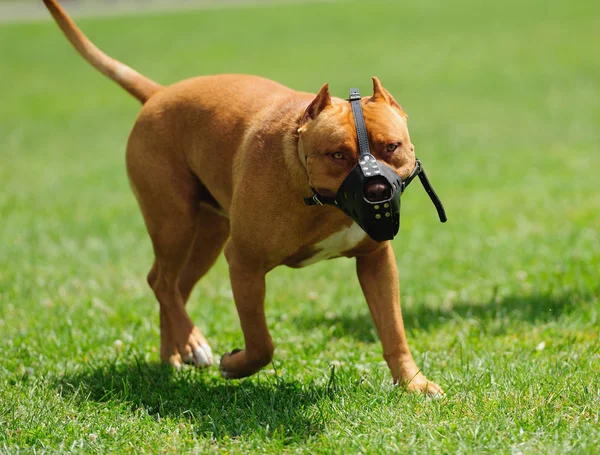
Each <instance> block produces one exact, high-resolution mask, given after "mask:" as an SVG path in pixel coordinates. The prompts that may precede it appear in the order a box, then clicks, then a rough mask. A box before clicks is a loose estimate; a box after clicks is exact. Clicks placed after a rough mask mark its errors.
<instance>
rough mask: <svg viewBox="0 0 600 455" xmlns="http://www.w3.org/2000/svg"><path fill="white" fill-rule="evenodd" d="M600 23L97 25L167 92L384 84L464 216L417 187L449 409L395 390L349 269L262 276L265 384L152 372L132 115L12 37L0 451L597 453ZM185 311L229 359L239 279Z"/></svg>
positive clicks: (408, 245)
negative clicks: (226, 80) (128, 155)
mask: <svg viewBox="0 0 600 455" xmlns="http://www.w3.org/2000/svg"><path fill="white" fill-rule="evenodd" d="M599 13H600V7H599V6H598V4H597V2H591V1H588V2H586V1H580V2H559V1H541V0H532V1H529V2H517V1H516V0H508V1H507V2H502V3H498V4H493V3H488V4H486V5H485V6H482V4H481V3H480V2H475V1H473V0H457V1H456V2H452V4H451V5H450V3H448V2H443V1H441V0H425V1H417V0H408V1H405V2H385V1H374V2H368V3H367V2H355V3H351V4H350V3H346V2H344V3H342V2H340V3H326V4H319V5H315V4H305V5H295V6H280V7H256V8H252V9H245V8H242V7H240V8H237V9H234V8H228V9H223V10H209V11H200V12H197V13H194V12H186V13H179V14H176V13H172V14H162V15H160V16H159V15H156V16H144V17H137V18H136V17H127V18H112V19H103V20H93V19H86V20H81V21H80V25H81V26H82V28H83V29H84V30H85V31H86V32H87V33H88V35H89V36H90V37H91V38H92V39H93V40H94V41H95V42H96V43H97V44H98V45H99V46H100V47H101V48H103V49H105V50H106V51H107V52H108V53H110V54H111V55H113V56H115V57H116V58H119V59H121V60H123V61H125V62H127V63H128V64H130V65H131V66H133V67H134V68H136V69H138V70H140V71H142V72H143V73H145V74H147V75H149V76H150V77H152V78H154V79H156V80H158V81H160V82H162V83H169V82H174V81H176V80H179V79H182V78H185V77H189V76H192V75H196V74H210V73H221V72H245V73H254V74H260V75H263V76H266V77H270V78H272V79H275V80H278V81H280V82H283V83H285V84H287V85H290V86H292V87H294V88H296V89H299V90H308V91H313V92H314V91H316V90H317V89H318V88H319V87H320V86H321V85H322V84H323V83H324V82H326V81H329V82H330V83H331V89H332V91H333V92H334V94H336V95H338V96H346V94H347V90H348V88H349V87H351V86H359V87H360V89H361V91H362V92H363V93H368V92H369V90H370V77H371V76H372V75H378V76H379V77H380V78H381V80H382V82H383V83H384V85H386V87H387V88H388V89H389V90H390V91H391V92H392V93H393V94H394V95H395V97H396V98H397V99H398V101H399V102H400V103H401V104H402V105H403V106H404V107H405V109H406V110H407V112H408V113H409V114H410V128H411V134H412V139H413V142H414V143H415V144H416V147H417V151H418V155H419V157H420V158H421V159H422V160H423V161H424V163H425V166H426V169H427V171H428V174H429V176H430V178H431V180H432V182H433V184H434V186H435V188H436V190H437V191H438V193H439V194H440V195H441V197H442V200H443V201H444V203H445V205H446V209H447V212H448V215H449V222H448V223H447V224H446V225H441V224H440V223H439V222H438V221H437V218H436V214H435V211H434V209H433V207H432V206H431V205H430V203H429V201H428V199H427V196H426V195H425V193H424V191H422V190H420V189H419V187H418V185H417V186H415V187H412V186H411V189H410V190H409V191H408V192H407V193H406V195H405V196H404V203H403V216H402V228H401V233H400V236H399V237H398V238H397V239H396V240H395V241H394V247H395V250H396V254H397V260H398V264H399V268H400V280H401V285H402V297H403V311H404V316H405V322H406V327H407V330H408V334H409V342H410V344H411V346H412V349H413V354H414V356H415V358H416V359H417V363H418V364H419V365H420V366H422V368H423V369H424V371H425V372H426V374H427V375H428V377H430V378H431V379H433V380H435V381H436V382H438V383H440V384H441V385H442V386H443V387H444V388H445V390H446V392H447V394H448V395H447V397H446V398H445V399H443V400H428V399H424V398H423V397H421V396H414V395H408V394H405V393H404V392H403V390H402V389H399V388H394V387H392V386H391V384H390V375H389V372H388V371H387V367H385V366H384V365H383V364H382V358H381V348H380V346H379V343H378V340H377V336H376V333H375V331H374V328H373V325H372V323H371V321H370V317H369V315H368V310H367V307H366V304H365V303H364V301H363V297H362V296H361V293H360V288H359V286H358V284H357V280H356V279H355V278H354V263H353V261H351V260H344V259H339V260H335V261H330V262H323V263H319V264H316V265H314V266H311V267H308V268H305V269H302V270H290V269H283V268H282V269H276V270H275V271H273V272H272V273H271V274H270V275H269V277H268V280H267V282H268V293H267V311H268V313H267V316H268V321H269V325H270V327H271V329H272V334H273V338H274V340H275V341H276V344H277V350H276V358H275V360H274V362H273V364H272V366H270V367H269V368H267V369H266V370H265V371H263V372H261V373H260V374H258V375H257V376H255V377H252V378H249V379H245V380H241V381H231V382H227V381H224V380H222V379H221V378H220V377H219V375H218V372H217V371H216V369H214V368H213V369H212V370H210V371H206V372H199V371H195V370H193V369H191V368H185V369H184V370H183V371H181V372H179V373H175V372H173V371H171V370H169V369H166V368H163V367H161V366H160V365H159V363H158V360H159V359H158V353H157V347H158V343H159V333H158V311H157V309H158V306H157V303H156V302H155V300H154V297H153V296H152V294H151V292H150V290H149V289H148V287H147V285H146V283H145V275H146V273H147V271H148V269H149V267H150V265H151V262H152V255H151V245H150V242H149V240H148V237H147V234H146V232H145V229H144V226H143V223H142V218H141V215H140V214H139V211H138V208H137V206H136V203H135V200H134V197H133V196H132V194H131V191H130V189H129V187H128V182H127V178H126V174H125V166H124V147H125V143H126V139H127V135H128V130H129V128H130V127H131V125H132V124H133V121H134V119H135V116H136V113H137V111H138V109H139V106H138V105H137V103H136V102H135V101H134V100H133V99H131V98H130V97H129V96H128V95H126V94H125V93H123V92H122V90H120V89H119V88H118V87H116V86H115V85H114V84H113V83H111V82H110V81H108V80H106V79H105V78H103V77H102V76H101V75H99V74H98V73H96V72H95V71H94V70H93V69H91V68H90V67H89V66H88V65H86V64H85V63H84V62H83V61H81V59H80V58H79V57H78V56H77V55H76V54H75V53H74V52H73V51H72V49H71V48H70V47H69V46H68V45H67V43H66V42H65V40H64V38H63V37H62V36H61V35H60V34H59V32H58V30H57V28H56V26H55V25H54V24H51V23H49V22H48V23H21V24H9V25H2V26H0V62H1V67H2V70H1V71H0V87H2V89H1V93H2V108H1V109H0V146H1V150H0V160H1V161H0V182H2V183H1V185H2V186H1V187H0V335H1V336H0V397H1V398H0V452H5V453H17V452H36V453H38V452H80V451H84V452H91V453H122V452H146V453H158V452H183V451H190V452H197V453H289V454H292V453H310V454H331V453H340V454H342V453H343V454H347V453H348V454H350V453H369V454H370V453H380V454H389V453H407V452H411V453H544V454H547V453H556V454H563V453H568V452H572V453H597V451H598V447H600V425H599V421H598V420H599V409H600V382H599V376H598V372H599V371H600V354H599V346H600V345H599V341H600V340H599V329H600V321H599V310H600V303H599V297H600V284H599V283H600V279H599V270H600V232H599V227H600V192H599V191H598V175H597V174H598V169H600V155H599V154H598V143H599V142H600V128H598V125H600V88H599V85H598V80H600V66H599V65H598V59H597V49H596V47H597V46H595V45H594V44H593V43H595V42H596V41H597V30H598V29H599V28H600V14H599ZM189 310H190V314H191V316H192V318H193V319H194V320H195V321H196V322H197V323H198V325H199V327H200V328H201V329H202V330H203V331H204V332H205V334H206V335H207V336H208V338H209V340H210V342H211V344H212V346H213V349H214V350H215V352H217V353H223V352H225V351H227V350H230V349H231V348H234V347H237V346H241V343H242V336H241V331H240V329H239V325H238V319H237V316H236V314H235V308H234V305H233V302H232V300H231V290H230V286H229V282H228V276H227V271H226V266H225V262H224V261H223V260H222V259H220V260H219V262H218V264H217V265H216V266H215V268H214V269H213V270H212V271H211V272H210V274H209V275H208V276H207V277H206V278H205V279H204V280H203V281H201V282H200V283H199V285H198V287H197V289H196V290H195V292H194V295H193V296H192V300H191V302H190V305H189ZM117 340H119V341H120V343H119V342H117Z"/></svg>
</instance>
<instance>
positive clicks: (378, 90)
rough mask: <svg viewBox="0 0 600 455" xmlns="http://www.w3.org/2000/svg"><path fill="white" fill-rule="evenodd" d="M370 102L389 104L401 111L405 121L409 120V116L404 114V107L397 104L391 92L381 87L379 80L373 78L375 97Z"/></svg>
mask: <svg viewBox="0 0 600 455" xmlns="http://www.w3.org/2000/svg"><path fill="white" fill-rule="evenodd" d="M369 101H372V102H376V101H383V102H385V103H388V104H389V105H391V106H394V107H396V108H398V109H400V111H401V112H402V116H403V117H404V118H405V119H407V118H408V115H407V114H406V112H404V109H402V106H400V105H399V104H398V103H397V102H396V100H395V99H394V97H393V96H392V95H391V94H390V92H388V91H387V90H386V89H385V88H383V85H381V82H379V79H378V78H376V77H373V96H372V97H371V98H370V100H369Z"/></svg>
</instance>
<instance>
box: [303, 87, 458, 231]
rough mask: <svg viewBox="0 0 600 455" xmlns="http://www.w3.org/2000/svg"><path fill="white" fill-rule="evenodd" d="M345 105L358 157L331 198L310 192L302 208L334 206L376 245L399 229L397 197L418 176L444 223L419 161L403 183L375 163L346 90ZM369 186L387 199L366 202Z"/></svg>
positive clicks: (355, 100) (354, 95)
mask: <svg viewBox="0 0 600 455" xmlns="http://www.w3.org/2000/svg"><path fill="white" fill-rule="evenodd" d="M349 101H350V104H351V106H352V114H353V115H354V122H355V124H356V133H357V135H358V148H359V153H360V156H359V159H358V164H357V165H356V166H355V167H354V169H352V171H351V172H350V174H348V176H347V177H346V179H345V180H344V181H343V182H342V185H341V186H340V188H339V189H338V192H337V194H336V195H335V197H329V196H323V195H320V194H319V193H317V191H316V190H315V189H314V188H311V189H312V190H313V195H312V196H310V197H306V198H304V202H305V203H306V205H335V206H336V207H339V208H340V209H342V210H343V211H344V213H345V214H346V215H348V216H349V217H350V218H352V219H353V220H354V221H356V223H357V224H358V225H359V226H360V227H361V228H362V229H363V230H364V231H365V232H366V233H367V234H369V236H370V237H371V238H372V239H373V240H376V241H377V242H382V241H384V240H391V239H393V238H394V236H395V235H396V234H397V233H398V230H399V229H400V196H401V195H402V193H403V192H404V190H405V189H406V187H407V186H408V185H409V184H410V182H412V180H413V179H414V178H415V177H416V176H417V175H418V176H419V180H421V183H422V184H423V187H424V188H425V191H426V192H427V194H428V195H429V197H430V198H431V201H432V202H433V204H434V205H435V208H436V209H437V212H438V216H439V218H440V221H441V222H442V223H445V222H446V220H447V218H446V212H445V210H444V206H443V205H442V201H440V199H439V197H438V196H437V194H436V193H435V191H434V190H433V188H432V186H431V184H430V183H429V180H428V179H427V175H426V174H425V171H424V170H423V166H422V165H421V161H419V160H416V165H415V168H414V169H413V171H412V172H411V173H410V175H409V176H408V178H407V179H406V180H404V181H402V179H401V178H400V176H398V174H397V173H396V172H395V171H394V170H393V169H392V168H391V167H389V166H388V165H386V164H384V163H381V162H379V161H377V160H376V159H375V157H374V156H373V155H371V151H370V149H369V137H368V136H367V127H366V125H365V119H364V116H363V112H362V106H361V105H360V93H359V91H358V89H355V88H353V89H350V98H349ZM373 182H377V183H380V184H383V185H386V186H387V189H388V190H389V191H386V192H385V193H386V195H389V197H386V198H384V199H381V200H376V201H373V200H372V198H367V196H366V192H367V187H368V185H369V184H370V183H373Z"/></svg>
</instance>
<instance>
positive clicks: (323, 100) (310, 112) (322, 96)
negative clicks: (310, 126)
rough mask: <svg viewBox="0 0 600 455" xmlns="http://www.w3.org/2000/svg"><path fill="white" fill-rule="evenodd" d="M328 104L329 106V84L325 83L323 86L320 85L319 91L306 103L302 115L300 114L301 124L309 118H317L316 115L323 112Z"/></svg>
mask: <svg viewBox="0 0 600 455" xmlns="http://www.w3.org/2000/svg"><path fill="white" fill-rule="evenodd" d="M328 106H331V95H330V94H329V84H325V85H323V87H321V90H319V93H317V96H316V98H315V99H314V100H312V101H311V103H310V104H309V105H308V107H307V108H306V111H304V115H303V116H302V125H304V124H305V123H306V122H308V121H309V120H314V119H315V118H317V115H319V114H320V113H321V112H323V110H324V109H325V108H326V107H328Z"/></svg>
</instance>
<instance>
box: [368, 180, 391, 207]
mask: <svg viewBox="0 0 600 455" xmlns="http://www.w3.org/2000/svg"><path fill="white" fill-rule="evenodd" d="M365 197H366V198H367V200H368V201H369V202H378V201H385V200H386V199H389V198H391V197H392V188H391V187H390V185H389V184H388V183H387V182H381V181H377V180H375V181H371V182H369V183H367V186H366V188H365Z"/></svg>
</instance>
